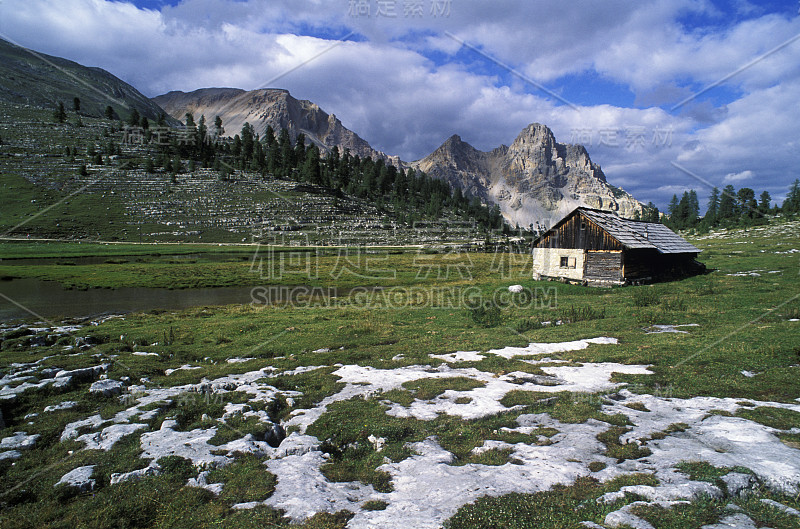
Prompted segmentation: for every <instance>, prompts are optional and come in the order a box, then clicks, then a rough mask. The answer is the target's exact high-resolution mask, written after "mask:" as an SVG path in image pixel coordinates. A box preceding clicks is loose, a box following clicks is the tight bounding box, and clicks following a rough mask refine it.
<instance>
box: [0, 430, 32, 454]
mask: <svg viewBox="0 0 800 529" xmlns="http://www.w3.org/2000/svg"><path fill="white" fill-rule="evenodd" d="M39 437H40V435H39V434H34V435H27V434H26V433H25V432H15V433H14V435H12V436H11V437H5V438H3V440H2V441H0V450H30V449H31V448H33V447H34V446H35V445H36V441H38V440H39Z"/></svg>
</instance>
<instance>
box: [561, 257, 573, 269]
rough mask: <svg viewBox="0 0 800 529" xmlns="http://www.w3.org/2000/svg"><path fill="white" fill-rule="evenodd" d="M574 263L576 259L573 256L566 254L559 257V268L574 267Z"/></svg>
mask: <svg viewBox="0 0 800 529" xmlns="http://www.w3.org/2000/svg"><path fill="white" fill-rule="evenodd" d="M575 265H576V259H575V258H574V257H569V256H566V255H564V256H562V257H561V264H560V267H561V268H575Z"/></svg>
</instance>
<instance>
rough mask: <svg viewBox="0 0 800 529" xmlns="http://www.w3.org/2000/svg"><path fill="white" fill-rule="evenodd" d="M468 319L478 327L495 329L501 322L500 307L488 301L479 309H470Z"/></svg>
mask: <svg viewBox="0 0 800 529" xmlns="http://www.w3.org/2000/svg"><path fill="white" fill-rule="evenodd" d="M470 317H471V318H472V321H474V322H475V323H477V324H478V325H481V326H482V327H487V328H491V327H497V326H498V325H500V323H501V322H502V312H501V311H500V307H498V306H497V305H495V304H494V303H491V302H489V301H487V302H486V303H484V304H483V305H481V306H480V307H476V308H474V309H470Z"/></svg>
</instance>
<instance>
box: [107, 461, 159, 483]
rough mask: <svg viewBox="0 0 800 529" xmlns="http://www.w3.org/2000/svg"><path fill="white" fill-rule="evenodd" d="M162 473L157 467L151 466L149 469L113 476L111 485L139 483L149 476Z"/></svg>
mask: <svg viewBox="0 0 800 529" xmlns="http://www.w3.org/2000/svg"><path fill="white" fill-rule="evenodd" d="M160 473H161V469H160V468H158V467H157V466H156V465H153V464H151V465H150V466H148V467H145V468H140V469H139V470H132V471H130V472H124V473H121V474H111V480H110V483H111V485H116V484H117V483H122V482H123V481H131V480H133V481H137V480H140V479H142V478H144V477H147V476H157V475H159V474H160Z"/></svg>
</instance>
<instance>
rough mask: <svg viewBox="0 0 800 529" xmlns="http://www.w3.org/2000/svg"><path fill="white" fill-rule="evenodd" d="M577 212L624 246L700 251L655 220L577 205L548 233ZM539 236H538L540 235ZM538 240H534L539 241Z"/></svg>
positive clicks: (663, 252)
mask: <svg viewBox="0 0 800 529" xmlns="http://www.w3.org/2000/svg"><path fill="white" fill-rule="evenodd" d="M578 211H580V212H581V213H583V215H584V216H585V217H586V218H588V219H589V220H591V221H592V222H594V223H595V224H597V225H598V226H599V227H600V228H602V229H603V230H605V231H606V232H607V233H608V234H609V235H610V236H612V237H613V238H615V239H616V240H618V241H619V242H620V244H621V245H622V246H623V247H624V248H626V249H655V250H658V251H659V252H660V253H662V254H674V253H700V251H701V250H700V249H699V248H697V247H696V246H694V245H692V244H689V243H688V242H686V241H685V240H684V239H683V238H682V237H680V236H679V235H678V234H676V233H675V232H673V231H672V230H670V229H669V228H667V227H666V226H664V225H663V224H660V223H658V222H644V221H639V220H630V219H623V218H622V217H620V216H618V215H617V214H616V213H613V212H610V211H601V210H599V209H591V208H586V207H579V208H576V209H574V210H573V211H572V212H570V213H569V214H568V215H567V216H566V217H564V218H563V219H562V220H560V221H559V222H558V223H556V224H555V225H554V226H553V227H552V228H551V229H550V230H548V233H549V232H550V231H552V230H554V229H556V228H557V227H558V226H559V225H560V224H561V223H563V222H564V221H566V220H567V219H568V218H570V217H572V216H573V215H575V214H576V212H578ZM539 239H541V237H540V238H539ZM539 239H537V240H536V241H534V242H538V240H539Z"/></svg>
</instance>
